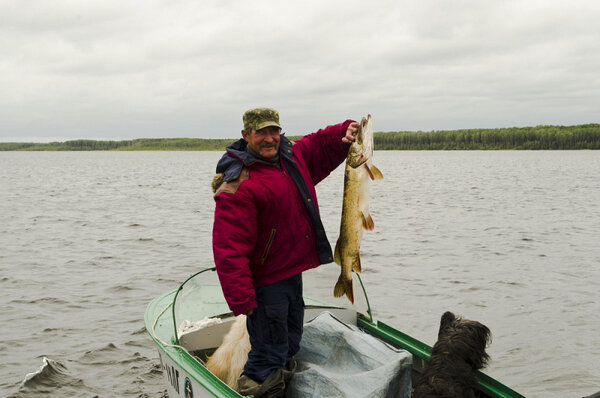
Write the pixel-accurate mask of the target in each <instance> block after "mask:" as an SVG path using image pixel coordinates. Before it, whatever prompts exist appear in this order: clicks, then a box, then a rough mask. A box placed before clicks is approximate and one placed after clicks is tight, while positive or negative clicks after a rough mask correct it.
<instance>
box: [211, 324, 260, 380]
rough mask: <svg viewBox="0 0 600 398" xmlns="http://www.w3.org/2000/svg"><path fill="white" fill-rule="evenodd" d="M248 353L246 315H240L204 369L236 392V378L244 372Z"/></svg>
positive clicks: (248, 342)
mask: <svg viewBox="0 0 600 398" xmlns="http://www.w3.org/2000/svg"><path fill="white" fill-rule="evenodd" d="M248 352H250V338H249V337H248V331H247V329H246V315H240V316H238V317H237V318H236V320H235V321H234V322H233V324H232V325H231V329H229V332H227V334H226V335H225V337H224V338H223V342H222V343H221V345H220V346H219V348H217V350H216V351H215V352H214V354H213V355H211V356H210V357H208V361H207V362H206V367H207V368H208V370H210V371H211V372H212V373H213V374H214V375H215V376H217V377H218V378H219V379H221V380H222V381H223V382H224V383H225V384H227V385H228V386H229V387H231V388H233V389H234V390H235V391H238V383H237V381H238V378H239V377H240V375H241V374H242V371H243V370H244V365H245V364H246V361H247V360H248Z"/></svg>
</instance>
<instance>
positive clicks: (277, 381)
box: [213, 108, 359, 397]
mask: <svg viewBox="0 0 600 398" xmlns="http://www.w3.org/2000/svg"><path fill="white" fill-rule="evenodd" d="M243 122H244V129H243V130H242V137H243V138H242V139H240V140H238V141H237V142H235V143H233V144H232V145H230V146H229V147H228V148H227V152H226V153H225V154H224V155H223V157H222V158H221V160H220V161H219V163H218V165H217V173H218V174H217V178H216V179H215V181H213V189H214V190H215V191H216V192H215V202H216V205H215V219H214V225H213V254H214V259H215V264H216V268H217V273H218V275H219V280H220V282H221V287H222V289H223V294H224V295H225V298H226V300H227V303H228V305H229V308H230V309H231V310H232V311H233V313H234V314H235V315H239V314H246V315H247V316H248V318H247V321H246V322H247V323H246V326H247V329H248V333H249V335H250V344H251V346H252V348H251V350H250V353H249V354H248V361H247V363H246V365H245V367H244V371H243V373H242V375H241V377H240V379H239V380H238V387H239V390H240V392H241V393H242V394H244V395H249V394H252V395H254V396H255V397H260V396H269V397H278V396H283V393H284V388H285V381H286V380H289V378H290V377H291V374H292V372H293V370H294V368H295V361H294V360H293V357H294V355H295V354H296V353H297V352H298V349H299V348H300V339H301V337H302V325H303V318H304V301H303V300H302V272H303V271H306V270H308V269H311V268H315V267H317V266H319V265H320V264H324V263H329V262H331V261H333V256H332V253H331V247H330V245H329V242H328V241H327V237H326V236H325V231H324V229H323V225H322V223H321V219H320V217H319V210H318V204H317V197H316V192H315V185H316V184H317V183H318V182H319V181H321V180H322V179H323V178H325V177H327V176H328V175H329V173H331V172H332V171H333V170H334V169H335V168H336V167H337V166H338V165H339V164H340V163H342V162H343V161H344V159H345V158H346V155H347V153H348V149H349V147H350V143H351V141H354V139H355V137H354V134H356V132H357V131H358V126H359V125H358V123H356V122H354V121H351V120H347V121H345V122H343V123H340V124H337V125H334V126H329V127H327V128H325V129H322V130H319V131H318V132H316V133H313V134H309V135H307V136H305V137H302V138H301V139H299V140H298V141H296V142H295V143H292V142H291V141H290V140H288V139H287V138H286V137H285V136H284V135H283V134H281V126H280V125H279V113H278V112H277V111H276V110H274V109H269V108H257V109H251V110H248V111H247V112H246V113H245V114H244V116H243Z"/></svg>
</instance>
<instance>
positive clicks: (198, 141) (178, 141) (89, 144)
mask: <svg viewBox="0 0 600 398" xmlns="http://www.w3.org/2000/svg"><path fill="white" fill-rule="evenodd" d="M234 141H235V139H233V138H231V139H204V138H139V139H135V140H125V141H96V140H72V141H65V142H49V143H43V144H42V143H13V142H10V143H0V151H222V150H224V149H225V148H226V147H227V145H229V144H231V143H232V142H234Z"/></svg>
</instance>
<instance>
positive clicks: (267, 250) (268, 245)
mask: <svg viewBox="0 0 600 398" xmlns="http://www.w3.org/2000/svg"><path fill="white" fill-rule="evenodd" d="M276 232H277V230H276V229H275V228H273V229H271V235H269V240H268V241H267V245H266V246H265V250H264V252H263V255H262V257H261V258H260V263H261V264H264V263H265V261H266V260H267V256H268V255H269V251H270V250H271V246H272V245H273V241H274V240H275V233H276Z"/></svg>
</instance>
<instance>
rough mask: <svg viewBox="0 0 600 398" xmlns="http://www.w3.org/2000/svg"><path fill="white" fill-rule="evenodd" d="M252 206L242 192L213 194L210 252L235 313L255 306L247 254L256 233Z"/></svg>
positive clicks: (254, 212)
mask: <svg viewBox="0 0 600 398" xmlns="http://www.w3.org/2000/svg"><path fill="white" fill-rule="evenodd" d="M256 215H257V211H256V206H255V204H254V202H253V200H251V198H250V197H249V195H248V194H247V193H245V192H241V189H240V190H238V192H236V193H235V194H231V193H220V194H218V195H216V196H215V219H214V223H213V255H214V260H215V266H216V268H217V274H218V275H219V281H220V282H221V288H222V289H223V294H224V296H225V299H226V300H227V304H228V305H229V308H230V309H231V310H232V311H233V313H234V314H235V315H239V314H243V313H245V312H246V311H248V310H250V309H252V308H256V294H255V290H254V283H253V278H252V272H251V271H250V266H249V263H250V257H251V255H252V251H253V249H254V246H255V244H256V237H257V221H256V220H257V217H256Z"/></svg>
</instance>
